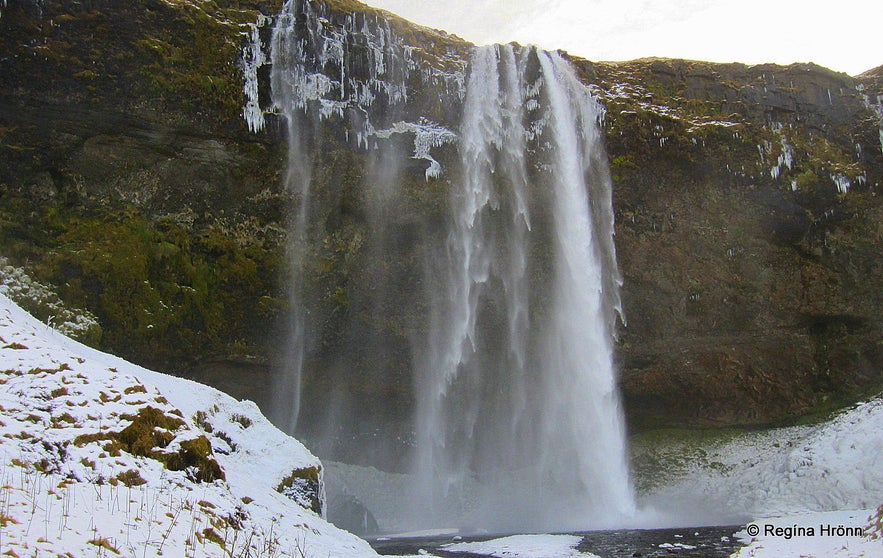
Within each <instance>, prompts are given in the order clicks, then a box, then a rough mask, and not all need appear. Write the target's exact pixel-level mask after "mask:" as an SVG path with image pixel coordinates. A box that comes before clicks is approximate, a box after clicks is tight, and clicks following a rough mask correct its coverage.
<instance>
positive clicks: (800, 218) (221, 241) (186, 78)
mask: <svg viewBox="0 0 883 558" xmlns="http://www.w3.org/2000/svg"><path fill="white" fill-rule="evenodd" d="M304 6H305V8H303V9H301V11H300V12H299V13H300V14H301V17H300V18H299V19H298V18H295V22H294V24H295V25H298V24H300V25H306V23H309V22H313V24H315V25H316V29H315V37H324V39H322V41H323V43H322V44H326V45H332V44H333V45H335V48H339V51H335V52H336V54H334V55H333V56H331V55H329V56H327V57H324V58H323V57H320V56H316V57H314V59H313V64H314V67H313V68H312V71H314V72H316V74H322V75H327V76H329V78H335V77H336V76H340V75H341V73H342V72H346V75H347V76H351V77H352V76H355V77H354V78H353V79H354V80H355V81H354V83H361V84H363V85H364V84H368V86H366V87H368V88H369V89H370V91H373V93H372V100H371V101H370V102H367V104H365V103H366V97H360V96H359V94H358V91H356V90H355V89H352V90H350V89H346V87H349V86H344V85H341V86H340V90H339V91H338V92H340V93H344V92H346V93H347V96H346V99H342V100H339V99H335V103H337V104H335V103H330V104H329V103H323V99H322V98H320V97H321V95H319V96H316V97H314V98H313V99H312V101H311V102H313V103H314V104H321V105H322V106H323V107H327V113H325V114H323V115H322V117H321V118H315V119H314V120H312V121H310V124H309V129H308V132H307V134H306V139H305V141H306V142H307V145H308V146H309V151H310V153H311V154H312V162H311V164H310V169H311V172H312V176H313V182H314V185H313V187H312V192H314V194H313V196H314V199H313V198H311V208H312V209H311V211H312V213H313V214H312V217H311V223H313V225H311V228H310V229H309V231H308V232H307V235H306V238H307V239H308V242H307V243H306V246H304V247H301V248H298V250H302V251H300V252H298V253H299V254H300V255H301V261H302V269H303V270H304V277H303V293H304V295H303V303H302V304H303V305H304V306H305V307H306V312H307V313H309V315H310V316H311V318H310V327H309V330H308V332H307V354H306V362H305V371H306V376H305V378H304V384H305V392H306V393H307V394H309V395H310V396H315V397H320V396H322V395H321V394H328V393H333V394H335V395H334V396H333V397H330V398H329V399H328V400H327V401H326V405H325V406H327V407H329V408H330V407H334V406H335V405H337V406H341V405H347V404H349V403H347V402H353V401H355V402H362V403H361V406H360V407H359V408H360V409H361V411H360V413H359V414H358V416H355V417H349V419H348V420H349V421H351V423H347V424H340V426H341V428H343V429H344V430H345V431H346V432H347V435H354V436H355V435H360V436H365V437H370V436H371V435H372V433H373V432H374V431H375V430H376V429H381V428H382V429H392V430H396V429H400V430H402V432H401V434H402V436H403V437H406V436H407V432H406V431H405V430H407V428H405V427H404V426H403V424H404V420H403V418H404V417H406V416H408V415H409V414H410V406H411V405H412V398H411V395H410V390H411V385H410V381H411V380H410V369H411V366H412V365H413V362H414V359H415V355H414V347H413V343H412V342H413V339H414V338H415V336H416V335H418V334H420V333H421V331H422V328H425V327H426V326H425V316H424V314H423V312H424V311H425V301H426V299H427V297H428V296H429V293H426V292H425V291H426V285H425V283H424V276H423V272H424V270H423V265H422V262H424V261H425V259H426V257H427V255H428V254H430V253H431V251H432V250H433V249H434V243H435V242H437V240H436V239H435V237H436V235H437V233H438V231H439V230H440V229H441V227H440V223H441V220H442V219H443V215H442V211H441V208H442V207H444V204H445V203H446V202H445V192H446V184H448V183H449V182H450V181H452V180H456V179H457V176H456V173H457V171H456V164H454V161H455V160H456V154H455V148H454V146H453V145H452V144H450V143H446V142H445V141H441V140H439V139H438V138H436V139H434V140H433V139H432V137H431V136H427V135H426V134H429V133H431V131H432V130H448V131H452V132H453V131H456V130H457V127H458V115H459V111H460V106H461V104H462V91H461V89H462V85H463V79H464V77H465V75H466V73H467V72H468V67H467V61H468V56H469V52H470V49H471V45H469V44H467V43H465V42H463V41H461V40H459V39H458V38H456V37H453V36H450V35H446V34H444V33H440V32H436V31H433V30H429V29H425V28H421V27H419V26H415V25H412V24H409V23H408V22H406V21H404V20H401V19H399V18H396V17H394V16H391V15H390V14H386V13H383V12H380V11H377V10H373V9H370V8H367V7H365V6H363V5H361V4H358V3H357V2H352V1H349V0H329V1H328V2H326V3H311V4H309V5H307V4H304ZM280 9H281V2H278V1H276V2H257V1H254V2H252V1H247V0H243V1H239V2H237V1H232V0H215V1H207V2H194V1H185V0H137V1H132V2H126V3H119V2H112V1H109V0H92V1H80V2H69V1H51V0H44V1H37V0H9V1H8V2H6V5H5V6H3V7H2V8H0V53H2V54H0V83H2V84H3V85H2V88H0V198H2V204H0V254H2V255H4V256H7V257H8V258H10V260H11V261H12V262H14V263H16V264H17V265H19V266H24V267H26V268H27V269H28V270H29V271H30V272H31V273H32V274H34V275H35V276H36V277H37V278H38V279H40V280H41V281H43V282H45V283H50V284H52V285H55V287H56V288H57V290H58V291H59V294H60V295H61V296H62V298H64V299H65V300H66V301H68V302H69V303H70V304H71V305H73V306H78V307H83V308H87V309H89V310H90V311H91V312H93V313H94V314H95V316H96V317H97V318H98V320H99V322H100V323H101V326H102V337H101V340H100V342H99V343H100V346H101V347H102V348H103V349H105V350H109V351H112V352H115V353H117V354H120V355H122V356H125V357H127V358H129V359H132V360H135V361H137V362H140V363H143V364H147V365H150V366H152V367H156V368H160V369H163V370H166V371H170V372H174V373H177V374H181V375H186V376H190V377H194V378H197V379H201V380H204V381H208V382H209V383H212V384H214V385H216V386H218V387H221V388H222V389H226V390H227V391H229V392H231V393H233V394H234V395H237V396H240V397H248V398H251V399H254V400H256V401H258V402H267V401H268V400H269V392H270V382H269V377H270V375H271V370H272V369H273V367H274V363H275V362H277V361H278V360H279V359H280V358H281V357H282V352H281V351H280V350H279V347H280V346H281V345H282V344H283V343H284V339H282V337H283V335H282V334H281V333H280V332H282V331H284V330H285V328H284V327H283V324H284V322H285V316H286V315H287V312H288V309H289V306H290V304H291V299H290V297H289V293H288V292H287V291H286V286H285V285H286V284H287V282H288V278H287V274H288V273H289V272H290V269H289V266H287V265H286V264H285V261H286V257H287V254H288V253H289V252H288V250H289V248H287V247H286V244H287V242H286V239H287V234H288V231H289V229H290V228H291V225H292V222H291V220H290V218H289V215H290V211H291V208H292V203H293V201H296V200H294V198H296V194H294V193H292V192H291V191H288V190H286V189H285V188H284V186H283V184H284V182H285V180H284V178H285V176H284V175H285V169H286V164H287V146H286V142H285V137H286V132H285V127H284V122H283V120H282V119H281V118H280V116H279V115H278V114H276V113H277V112H278V111H277V110H276V109H275V108H274V107H273V102H272V99H271V94H270V89H271V84H270V74H269V69H270V68H269V65H270V61H269V58H268V53H269V43H270V40H271V30H272V26H273V24H274V22H275V20H276V19H275V18H276V17H277V14H278V13H279V11H280ZM307 11H310V13H312V14H313V16H312V17H313V18H314V19H313V20H310V19H309V18H308V17H307V15H305V14H306V12H307ZM311 29H312V28H311ZM334 37H337V38H339V39H340V40H337V39H335V40H337V42H334V41H331V39H330V38H334ZM389 45H392V46H391V47H390V46H389ZM388 48H392V50H388ZM390 53H392V54H395V56H392V55H391V54H390ZM396 53H398V54H396ZM378 60H380V61H381V62H382V63H383V64H385V65H384V66H383V68H384V72H387V70H386V68H391V69H389V70H388V73H385V74H384V75H385V76H386V77H383V79H381V80H380V81H382V82H383V84H378V83H374V85H371V80H375V82H376V81H377V79H378V75H379V74H378V73H377V72H378V70H377V68H378V66H377V65H376V64H377V61H378ZM395 60H398V62H397V63H398V65H395V63H394V62H395ZM571 62H572V64H573V65H574V67H575V68H576V69H577V71H578V73H579V75H580V77H581V79H582V80H583V81H584V82H585V83H586V84H587V85H588V86H589V87H590V88H591V89H592V91H593V92H594V94H595V95H596V96H597V98H598V99H599V100H600V101H601V102H602V104H603V105H604V106H605V108H606V118H605V120H604V124H603V131H604V134H605V136H606V143H607V150H608V156H609V160H610V166H611V170H612V173H613V178H614V205H615V213H616V245H617V254H618V258H619V264H620V267H621V269H622V273H623V275H624V279H625V281H624V287H623V302H624V307H625V308H624V309H625V317H626V322H627V325H623V326H622V327H620V337H619V342H618V347H617V355H618V361H619V367H620V375H621V384H622V388H623V392H624V396H625V403H626V410H627V414H628V417H629V419H630V421H631V424H632V426H633V427H634V428H650V427H655V426H673V425H718V424H720V425H724V424H726V425H732V424H742V425H746V424H767V423H773V422H777V421H782V420H788V419H794V418H796V417H799V416H802V415H805V414H808V413H811V412H814V411H818V410H820V409H823V408H825V407H827V406H836V405H838V404H841V403H844V402H846V401H851V400H854V399H856V398H858V397H860V396H862V395H865V394H867V393H869V392H873V391H876V390H879V389H880V388H881V385H883V376H881V371H883V365H881V364H883V345H881V341H880V340H881V338H883V335H881V332H883V319H881V316H883V301H881V297H880V292H881V290H883V289H881V287H883V269H881V258H880V245H881V235H883V231H881V228H880V226H881V225H880V223H883V202H881V200H880V198H879V196H878V195H877V192H878V190H879V188H880V184H881V183H883V137H881V134H883V132H881V128H880V122H881V112H880V111H881V108H880V107H881V95H883V82H881V77H880V71H879V69H877V70H875V71H871V72H868V73H867V74H864V75H862V76H857V77H850V76H846V75H844V74H838V73H835V72H832V71H829V70H826V69H824V68H821V67H818V66H814V65H811V64H800V65H793V66H787V67H782V66H773V65H764V66H750V67H749V66H744V65H739V64H711V63H704V62H693V61H681V60H662V59H652V60H649V59H648V60H637V61H632V62H627V63H617V64H612V63H593V62H589V61H586V60H581V59H572V60H571ZM390 76H393V77H390ZM381 77H382V76H381ZM332 81H333V80H332ZM341 83H343V79H342V78H341ZM347 83H349V82H347ZM393 85H395V86H397V87H398V89H397V88H396V87H392V86H393ZM371 88H373V89H371ZM381 91H382V92H381ZM324 100H325V101H329V99H324ZM369 105H370V106H369ZM356 109H359V110H360V111H361V112H362V113H364V114H366V115H367V116H366V117H365V120H358V121H357V122H356V121H354V120H353V117H352V116H351V115H352V114H354V113H355V112H357V111H356ZM344 117H346V118H347V119H348V120H346V122H347V123H348V124H347V125H346V126H343V125H340V122H342V121H343V120H342V119H343V118H344ZM399 123H401V125H399ZM368 124H370V128H369V127H368ZM397 125H399V128H396V126H397ZM350 130H354V132H353V133H350ZM362 132H363V133H362ZM384 134H385V135H384ZM421 141H424V143H423V144H421ZM426 142H428V143H426ZM372 144H378V145H380V148H377V149H374V148H373V147H374V146H373V145H372ZM384 146H386V147H384ZM424 148H425V149H424ZM393 151H396V152H406V153H412V154H413V155H414V157H412V158H406V159H404V162H403V163H401V164H400V165H399V166H398V167H396V168H395V169H394V172H392V170H390V162H389V159H388V158H386V157H388V154H389V153H391V152H393ZM383 169H386V170H387V171H389V173H387V174H384V172H380V170H383ZM391 177H395V183H396V185H397V186H398V188H397V189H396V190H395V194H394V196H396V198H395V200H396V206H397V208H398V209H397V211H396V212H394V214H387V215H384V216H383V218H382V219H377V218H376V217H373V216H372V215H373V211H372V209H371V208H372V207H374V206H373V205H372V204H374V203H375V202H376V200H377V198H378V197H382V196H387V195H390V194H389V188H387V186H389V184H390V183H391V180H392V178H391ZM538 218H540V219H541V218H542V216H538ZM685 402H688V403H687V404H685ZM329 417H332V415H327V414H325V413H324V411H321V412H319V411H317V412H315V414H314V416H311V415H310V412H309V411H308V412H307V414H306V418H307V419H308V421H311V422H312V423H313V424H314V428H315V429H316V430H317V431H318V430H322V429H326V430H327V424H326V421H328V420H330V419H329ZM332 418H333V417H332ZM377 451H378V452H382V451H384V449H383V448H381V447H378V448H377Z"/></svg>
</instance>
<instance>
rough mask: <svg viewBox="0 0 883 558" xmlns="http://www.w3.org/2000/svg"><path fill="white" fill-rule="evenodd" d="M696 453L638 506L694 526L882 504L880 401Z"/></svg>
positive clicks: (882, 417) (882, 400)
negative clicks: (803, 424) (680, 469)
mask: <svg viewBox="0 0 883 558" xmlns="http://www.w3.org/2000/svg"><path fill="white" fill-rule="evenodd" d="M675 449H677V448H675ZM697 455H698V456H700V457H701V458H696V459H694V460H693V461H692V462H691V463H688V464H687V466H686V467H685V469H684V470H682V471H681V472H680V473H679V474H678V476H676V477H675V478H672V479H668V482H666V483H665V484H664V485H662V486H660V487H658V488H655V489H653V490H651V491H650V492H649V494H647V495H646V496H645V497H644V498H643V502H642V504H643V507H644V508H645V509H649V510H653V509H656V510H657V513H658V514H659V515H660V517H662V518H666V516H668V519H669V520H670V521H673V522H676V523H681V524H694V525H696V524H703V523H697V521H700V520H703V519H704V520H705V523H704V524H709V523H712V524H718V525H726V524H737V523H741V522H743V521H747V520H749V519H751V518H753V517H754V518H756V517H771V516H778V515H788V514H793V513H804V512H823V511H836V510H866V509H876V508H877V506H879V505H880V504H883V397H877V398H875V399H873V400H871V401H867V402H865V403H861V404H859V405H856V406H854V407H853V408H851V409H849V410H846V411H844V412H842V413H840V414H839V415H837V416H836V417H834V418H832V419H831V420H829V421H827V422H823V423H820V424H817V425H812V426H793V427H788V428H777V429H773V430H766V431H758V432H746V433H743V434H740V435H738V436H736V437H733V438H731V439H729V440H727V441H725V442H724V441H720V442H708V443H706V444H705V445H704V447H702V448H701V453H699V454H697ZM650 513H652V512H650Z"/></svg>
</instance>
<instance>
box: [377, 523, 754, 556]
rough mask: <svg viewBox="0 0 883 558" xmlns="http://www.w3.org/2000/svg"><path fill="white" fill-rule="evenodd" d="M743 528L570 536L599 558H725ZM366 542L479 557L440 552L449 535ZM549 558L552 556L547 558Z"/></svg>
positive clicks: (386, 548)
mask: <svg viewBox="0 0 883 558" xmlns="http://www.w3.org/2000/svg"><path fill="white" fill-rule="evenodd" d="M743 528H744V525H736V526H715V527H683V528H677V529H628V530H620V531H590V532H587V533H573V534H576V535H579V536H581V537H583V540H582V542H580V544H579V546H577V547H576V548H577V550H578V551H580V552H587V553H592V554H597V555H598V556H600V557H601V558H633V557H634V558H639V557H642V558H661V557H663V556H665V557H666V558H670V557H673V556H690V557H697V558H699V557H701V558H726V557H727V556H729V555H730V554H732V553H733V552H736V551H737V550H738V549H739V548H740V547H741V546H742V545H741V544H739V541H738V540H736V537H735V536H734V533H736V532H737V531H740V530H741V529H743ZM499 537H500V536H485V537H463V538H462V540H460V539H458V540H457V541H456V542H472V541H485V540H490V539H495V538H499ZM369 542H370V543H371V546H373V547H374V549H375V550H376V551H377V552H378V553H380V554H385V555H389V556H401V555H407V554H418V553H419V552H420V551H421V550H422V551H425V552H428V553H429V554H433V555H435V556H442V557H456V558H470V557H478V556H479V555H476V554H468V553H464V552H446V551H444V550H440V547H442V546H444V545H446V544H449V543H451V542H455V541H453V540H452V539H451V537H450V536H447V537H426V538H407V539H378V540H374V541H369ZM660 545H662V546H660ZM679 545H683V546H679ZM691 547H692V548H691ZM481 558H486V556H481ZM548 558H555V557H554V556H551V555H550V556H549V557H548Z"/></svg>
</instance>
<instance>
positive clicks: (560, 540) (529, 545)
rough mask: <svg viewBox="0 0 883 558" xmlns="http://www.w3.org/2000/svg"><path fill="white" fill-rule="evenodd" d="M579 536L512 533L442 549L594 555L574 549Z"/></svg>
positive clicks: (503, 556)
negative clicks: (508, 535)
mask: <svg viewBox="0 0 883 558" xmlns="http://www.w3.org/2000/svg"><path fill="white" fill-rule="evenodd" d="M581 540H582V537H580V536H577V535H513V536H511V537H503V538H500V539H493V540H489V541H482V542H468V543H452V544H446V545H444V546H443V547H442V550H444V551H446V552H468V553H470V554H482V555H485V556H495V557H497V558H571V557H574V558H575V557H589V558H590V557H593V556H595V557H596V558H597V556H596V555H595V554H589V553H584V552H579V551H578V550H576V547H577V545H579V543H580V541H581Z"/></svg>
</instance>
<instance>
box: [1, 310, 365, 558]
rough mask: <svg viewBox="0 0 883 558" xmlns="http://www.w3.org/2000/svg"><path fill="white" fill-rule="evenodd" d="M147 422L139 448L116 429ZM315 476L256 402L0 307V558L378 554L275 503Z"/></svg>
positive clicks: (297, 493) (305, 455)
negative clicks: (289, 484)
mask: <svg viewBox="0 0 883 558" xmlns="http://www.w3.org/2000/svg"><path fill="white" fill-rule="evenodd" d="M150 409H152V410H150ZM139 417H140V418H139ZM147 417H150V418H151V420H152V422H150V423H149V424H150V425H153V428H152V431H151V429H150V428H148V429H147V430H146V432H147V435H146V436H145V435H144V432H140V438H139V437H138V436H137V434H139V433H138V432H135V431H134V427H133V428H130V429H129V430H128V431H127V430H126V429H127V427H129V426H131V425H133V424H136V423H145V421H144V420H142V419H145V418H147ZM127 432H128V434H135V435H133V436H130V437H129V438H127V437H126V433H127ZM145 440H146V442H145ZM205 441H208V442H209V443H210V445H211V448H212V452H211V454H207V449H206V444H205ZM127 444H128V445H127ZM139 444H141V445H140V447H139V446H138V445H139ZM145 444H146V445H145ZM130 451H131V452H134V453H140V454H142V455H143V456H136V455H133V454H132V453H130ZM148 456H150V457H148ZM170 456H171V457H170ZM164 459H165V460H166V461H167V463H169V464H170V465H169V467H166V466H165V465H164V464H163V462H162V460H164ZM175 459H177V464H175V463H176V462H175ZM212 462H214V463H216V466H217V467H215V466H214V465H212ZM319 466H320V465H319V461H318V459H316V458H315V457H314V456H313V455H312V454H311V453H310V452H309V451H308V450H307V449H306V448H304V447H303V445H301V444H300V443H299V442H298V441H296V440H294V439H293V438H290V437H288V436H286V435H285V434H283V433H282V432H280V431H279V430H277V429H276V428H275V427H274V426H272V425H271V424H270V423H269V422H268V421H267V420H266V419H265V418H264V417H263V416H262V415H261V413H260V412H259V411H258V408H257V406H256V405H254V404H253V403H251V402H247V401H241V402H240V401H236V400H234V399H232V398H231V397H229V396H227V395H225V394H223V393H221V392H219V391H217V390H215V389H212V388H209V387H206V386H203V385H200V384H197V383H194V382H190V381H187V380H182V379H179V378H174V377H171V376H167V375H164V374H159V373H156V372H151V371H149V370H146V369H144V368H141V367H138V366H135V365H133V364H130V363H128V362H125V361H123V360H122V359H119V358H116V357H113V356H110V355H107V354H104V353H100V352H98V351H95V350H93V349H90V348H88V347H85V346H84V345H81V344H79V343H77V342H75V341H72V340H70V339H68V338H66V337H64V336H62V335H61V334H59V333H57V332H55V331H53V330H51V329H50V328H48V327H47V326H46V325H45V324H43V323H41V322H39V321H37V320H36V319H34V318H33V317H31V316H30V315H29V314H27V313H25V312H24V311H23V310H21V309H20V308H19V307H17V306H16V305H14V304H13V303H12V302H11V301H10V300H9V299H8V298H6V297H5V296H2V295H0V554H3V555H4V556H5V555H9V556H21V557H24V556H96V555H99V556H113V555H117V554H118V555H121V556H133V557H134V556H137V557H147V556H173V557H213V556H217V557H221V556H251V557H282V556H290V557H296V558H305V557H313V556H315V557H323V558H324V557H328V556H340V557H343V556H347V557H351V556H376V555H377V554H376V553H375V552H374V551H373V550H372V549H371V548H370V546H369V545H368V544H367V543H366V542H364V541H362V540H360V539H358V538H356V537H355V536H353V535H350V534H349V533H347V532H345V531H341V530H340V529H337V528H336V527H334V526H333V525H331V524H329V523H327V522H326V521H325V520H324V519H322V518H321V517H320V516H319V515H318V514H317V513H315V512H313V511H309V510H308V509H305V508H304V507H302V506H301V505H298V503H296V502H295V501H293V500H292V499H289V498H288V497H286V496H284V495H283V494H281V493H280V492H278V491H277V488H278V487H279V486H280V485H283V484H285V482H286V479H288V480H290V479H289V476H290V475H291V473H292V472H293V471H296V470H301V471H310V470H313V471H317V470H318V467H319ZM200 467H202V469H200ZM171 468H175V469H179V470H170V469H171ZM219 471H220V472H222V474H223V477H224V480H221V479H220V478H217V477H220V476H221V473H220V472H219ZM213 477H215V479H214V480H211V479H212V478H213ZM295 484H296V483H295ZM286 492H287V493H288V494H289V495H291V496H292V497H294V498H298V497H299V498H301V500H302V501H305V503H307V504H309V502H306V500H308V497H309V494H310V493H309V490H297V486H295V487H294V488H293V489H291V490H288V491H286ZM313 494H315V492H314V493H313ZM68 553H69V554H68Z"/></svg>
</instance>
